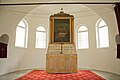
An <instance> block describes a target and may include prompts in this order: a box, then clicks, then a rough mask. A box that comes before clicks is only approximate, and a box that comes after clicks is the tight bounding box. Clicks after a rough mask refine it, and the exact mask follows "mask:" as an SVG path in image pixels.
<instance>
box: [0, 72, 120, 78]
mask: <svg viewBox="0 0 120 80" xmlns="http://www.w3.org/2000/svg"><path fill="white" fill-rule="evenodd" d="M30 71H31V70H21V71H15V72H11V73H8V74H5V75H2V76H0V80H15V79H16V78H18V77H20V76H22V75H24V74H26V73H28V72H30ZM91 71H93V72H94V73H96V74H98V75H99V76H101V77H103V78H104V79H106V80H120V75H117V74H113V73H108V72H103V71H97V70H91Z"/></svg>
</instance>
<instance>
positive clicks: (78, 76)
mask: <svg viewBox="0 0 120 80" xmlns="http://www.w3.org/2000/svg"><path fill="white" fill-rule="evenodd" d="M16 80H105V79H103V78H102V77H100V76H98V75H97V74H95V73H93V72H91V71H89V70H78V72H77V73H72V74H48V73H46V71H45V70H33V71H31V72H29V73H27V74H26V75H23V76H21V77H19V78H17V79H16Z"/></svg>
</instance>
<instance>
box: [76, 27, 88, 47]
mask: <svg viewBox="0 0 120 80" xmlns="http://www.w3.org/2000/svg"><path fill="white" fill-rule="evenodd" d="M83 26H84V27H85V28H86V29H87V30H83V31H78V30H79V29H80V27H83ZM83 32H87V39H88V40H87V43H88V44H86V45H87V47H84V48H83V47H79V46H78V43H79V41H78V38H79V37H78V36H79V35H78V34H79V33H83ZM88 48H89V33H88V27H86V26H85V25H80V26H79V27H78V28H77V49H88Z"/></svg>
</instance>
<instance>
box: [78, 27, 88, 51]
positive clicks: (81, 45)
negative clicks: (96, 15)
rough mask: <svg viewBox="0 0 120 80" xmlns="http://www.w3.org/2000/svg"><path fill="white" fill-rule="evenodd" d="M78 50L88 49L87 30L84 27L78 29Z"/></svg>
mask: <svg viewBox="0 0 120 80" xmlns="http://www.w3.org/2000/svg"><path fill="white" fill-rule="evenodd" d="M77 40H78V41H77V42H78V44H77V45H78V49H86V48H88V47H89V45H88V44H89V43H88V29H87V27H86V26H80V27H79V28H78V39H77Z"/></svg>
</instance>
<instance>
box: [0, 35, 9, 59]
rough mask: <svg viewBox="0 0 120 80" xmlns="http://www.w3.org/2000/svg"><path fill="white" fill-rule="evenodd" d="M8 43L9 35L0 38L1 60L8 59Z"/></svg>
mask: <svg viewBox="0 0 120 80" xmlns="http://www.w3.org/2000/svg"><path fill="white" fill-rule="evenodd" d="M8 41H9V36H8V35H7V34H3V35H2V36H0V58H7V45H8Z"/></svg>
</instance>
